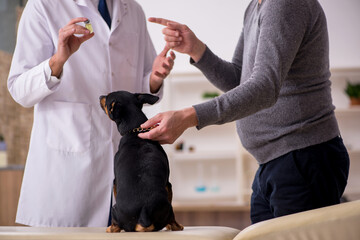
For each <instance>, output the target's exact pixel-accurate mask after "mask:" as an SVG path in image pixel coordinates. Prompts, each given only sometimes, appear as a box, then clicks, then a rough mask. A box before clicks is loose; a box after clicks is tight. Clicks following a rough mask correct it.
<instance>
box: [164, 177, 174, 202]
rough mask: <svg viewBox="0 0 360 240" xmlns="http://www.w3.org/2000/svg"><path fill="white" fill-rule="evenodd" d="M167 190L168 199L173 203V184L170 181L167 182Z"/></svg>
mask: <svg viewBox="0 0 360 240" xmlns="http://www.w3.org/2000/svg"><path fill="white" fill-rule="evenodd" d="M165 188H166V191H167V193H168V200H169V203H170V204H171V203H172V198H173V192H172V185H171V183H170V182H167V184H166V187H165Z"/></svg>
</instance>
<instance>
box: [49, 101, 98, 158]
mask: <svg viewBox="0 0 360 240" xmlns="http://www.w3.org/2000/svg"><path fill="white" fill-rule="evenodd" d="M51 105H52V106H51V108H50V110H49V111H48V113H47V124H48V126H49V127H48V131H47V136H46V142H47V144H48V146H49V147H50V148H53V149H56V150H59V151H64V152H74V153H81V152H86V151H88V150H89V149H90V133H91V105H89V104H84V103H73V102H52V103H51Z"/></svg>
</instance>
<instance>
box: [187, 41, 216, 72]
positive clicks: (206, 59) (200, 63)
mask: <svg viewBox="0 0 360 240" xmlns="http://www.w3.org/2000/svg"><path fill="white" fill-rule="evenodd" d="M212 55H214V53H213V52H212V51H211V50H210V48H208V46H207V45H206V49H205V52H204V54H203V55H202V57H201V58H200V60H199V61H198V62H195V61H194V59H192V58H190V64H191V65H193V66H195V67H197V68H199V69H201V68H202V67H205V66H207V67H208V64H209V63H210V62H211V60H210V59H211V56H212Z"/></svg>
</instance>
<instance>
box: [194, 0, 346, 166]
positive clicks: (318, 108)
mask: <svg viewBox="0 0 360 240" xmlns="http://www.w3.org/2000/svg"><path fill="white" fill-rule="evenodd" d="M192 64H194V66H196V67H197V68H199V69H200V70H201V71H202V72H203V74H204V75H205V76H206V77H207V78H208V79H209V81H211V82H212V83H213V84H214V85H215V86H216V87H218V88H219V89H221V90H222V91H224V94H222V95H221V96H219V97H217V98H215V99H213V100H211V101H208V102H206V103H202V104H198V105H194V108H195V110H196V113H197V117H198V120H199V125H198V128H199V129H201V128H203V127H205V126H208V125H213V124H223V123H227V122H231V121H235V120H236V126H237V131H238V134H239V136H240V139H241V142H242V144H243V145H244V147H245V148H246V149H247V150H248V151H249V152H250V153H251V154H252V155H253V156H254V157H255V158H256V159H257V161H258V162H259V163H260V164H262V163H266V162H268V161H270V160H272V159H274V158H277V157H279V156H281V155H283V154H285V153H288V152H290V151H293V150H296V149H301V148H304V147H307V146H311V145H315V144H319V143H322V142H325V141H328V140H330V139H332V138H334V137H336V136H337V135H339V128H338V125H337V121H336V119H335V115H334V108H335V107H334V106H333V104H332V98H331V92H330V85H331V83H330V80H329V77H330V71H329V42H328V32H327V23H326V18H325V15H324V12H323V10H322V7H321V6H320V4H319V3H318V1H317V0H263V1H262V3H261V4H260V5H259V4H258V0H253V1H252V2H251V3H250V4H249V6H248V8H247V10H246V12H245V17H244V26H243V31H242V34H241V37H240V39H239V42H238V44H237V47H236V50H235V53H234V57H233V60H232V62H231V63H230V62H226V61H224V60H222V59H220V58H219V57H217V56H216V55H215V54H213V53H212V52H211V51H210V49H208V48H207V49H206V51H205V53H204V55H203V57H202V58H201V60H200V61H199V62H197V63H194V62H192ZM219 141H221V139H219Z"/></svg>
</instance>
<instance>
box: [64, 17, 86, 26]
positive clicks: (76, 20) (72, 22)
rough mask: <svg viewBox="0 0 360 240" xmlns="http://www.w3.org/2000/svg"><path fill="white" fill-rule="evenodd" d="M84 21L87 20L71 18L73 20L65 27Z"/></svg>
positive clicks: (84, 18)
mask: <svg viewBox="0 0 360 240" xmlns="http://www.w3.org/2000/svg"><path fill="white" fill-rule="evenodd" d="M86 20H88V19H87V18H86V17H77V18H73V19H71V20H70V22H68V24H67V25H73V24H75V23H79V22H85V21H86Z"/></svg>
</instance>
